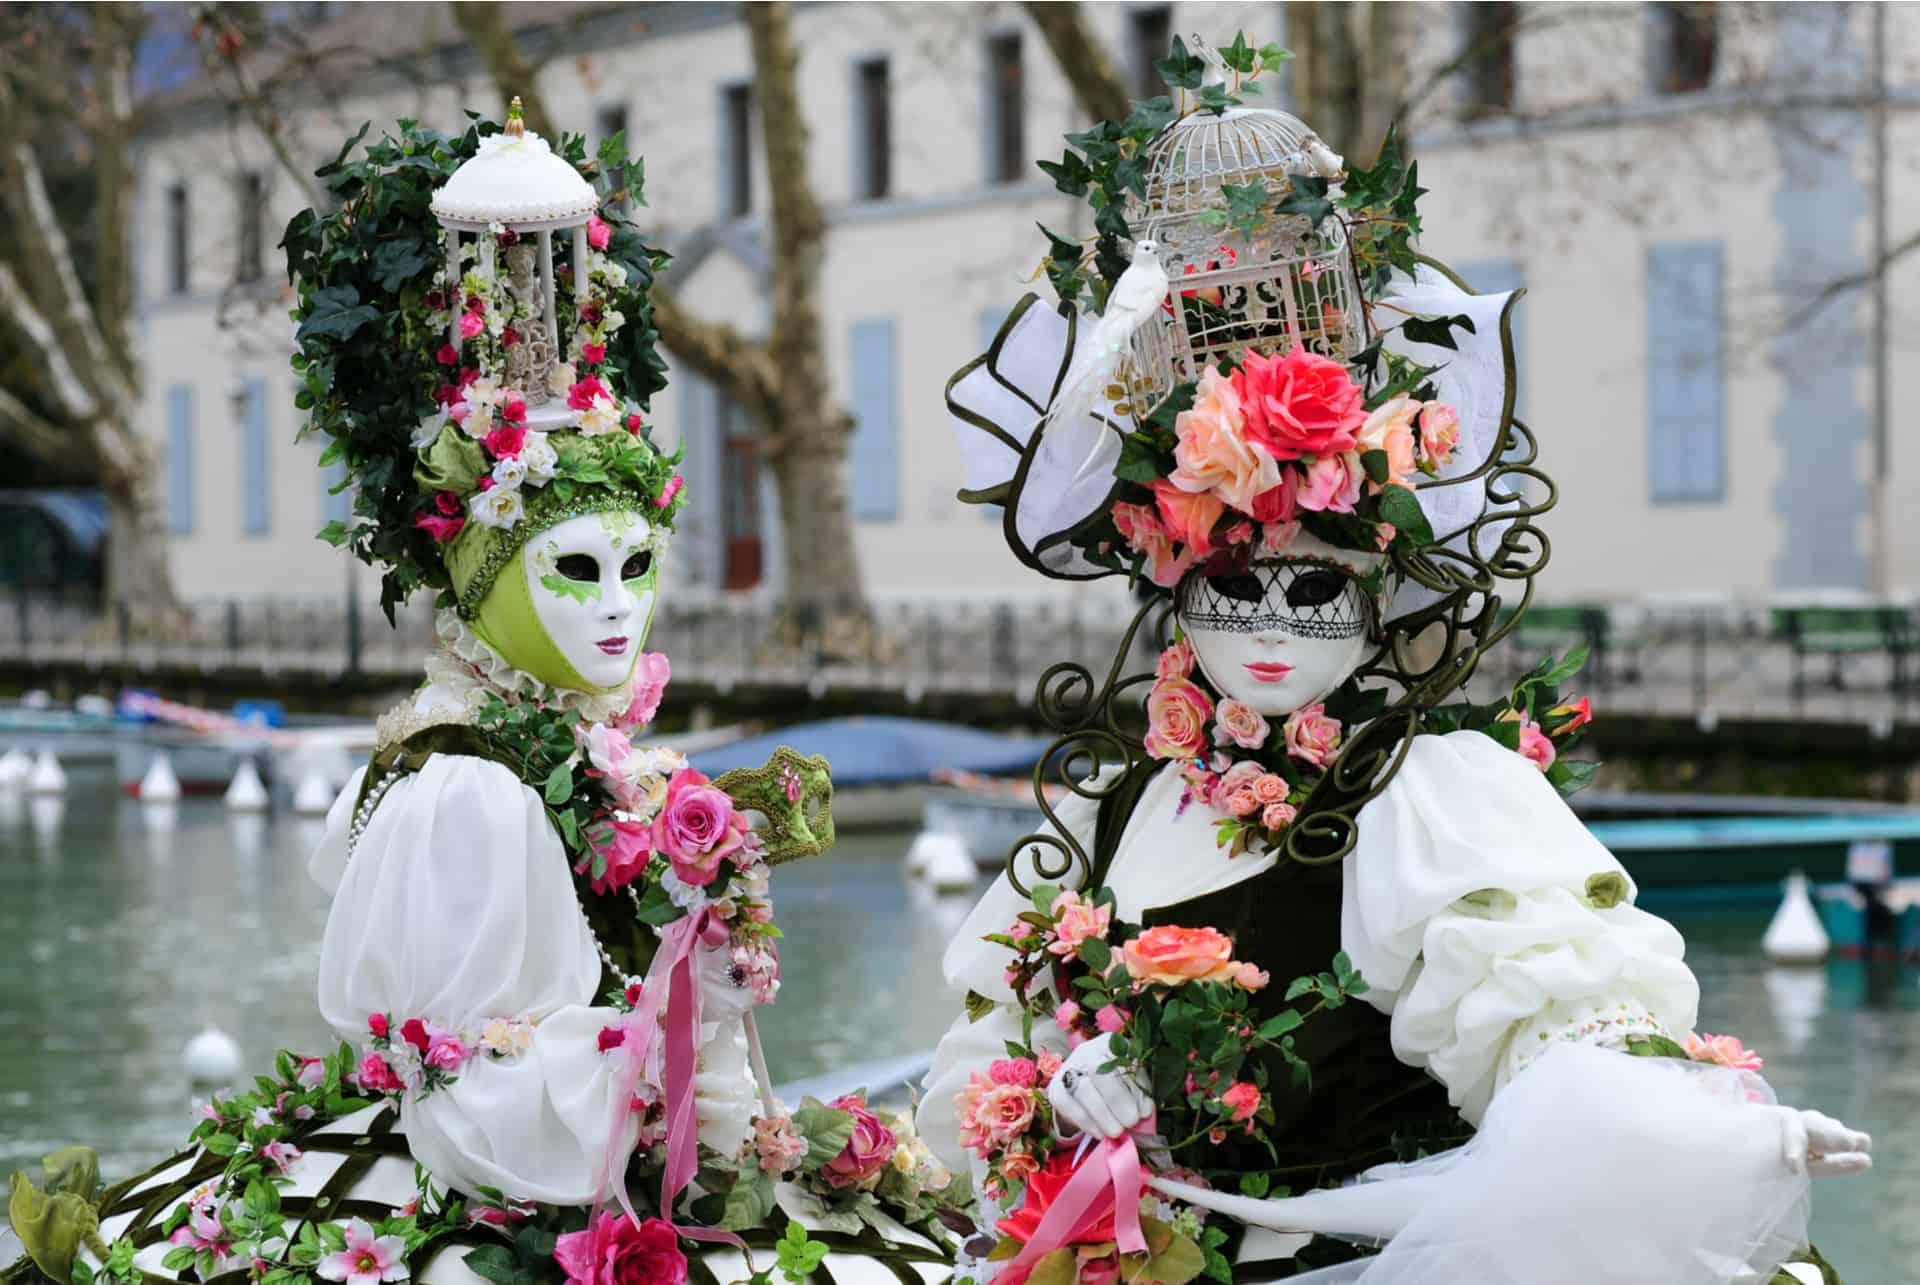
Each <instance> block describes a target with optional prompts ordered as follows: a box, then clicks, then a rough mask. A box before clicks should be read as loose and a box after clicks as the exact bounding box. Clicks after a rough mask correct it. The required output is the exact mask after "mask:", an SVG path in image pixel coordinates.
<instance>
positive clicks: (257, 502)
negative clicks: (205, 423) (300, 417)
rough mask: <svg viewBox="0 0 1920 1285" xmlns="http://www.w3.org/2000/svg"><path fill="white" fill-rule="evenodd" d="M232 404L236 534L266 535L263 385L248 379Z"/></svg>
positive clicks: (268, 487) (269, 482) (269, 483)
mask: <svg viewBox="0 0 1920 1285" xmlns="http://www.w3.org/2000/svg"><path fill="white" fill-rule="evenodd" d="M234 400H235V403H236V407H235V408H236V409H237V410H238V412H239V419H240V530H241V533H242V534H244V535H266V534H267V532H268V531H269V530H271V529H272V520H271V514H272V512H273V475H272V473H271V471H270V469H269V467H268V461H267V383H266V381H265V380H264V379H249V380H247V381H246V382H245V383H243V384H241V385H240V388H239V391H238V392H237V393H236V394H235V396H234Z"/></svg>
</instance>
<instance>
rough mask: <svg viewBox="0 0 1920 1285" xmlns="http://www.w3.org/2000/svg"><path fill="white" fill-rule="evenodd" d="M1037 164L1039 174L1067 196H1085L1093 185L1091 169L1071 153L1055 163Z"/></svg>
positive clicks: (1043, 162) (1044, 162)
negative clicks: (1051, 181) (1044, 176)
mask: <svg viewBox="0 0 1920 1285" xmlns="http://www.w3.org/2000/svg"><path fill="white" fill-rule="evenodd" d="M1038 164H1039V166H1040V171H1041V173H1043V174H1045V175H1046V176H1047V177H1048V178H1050V179H1052V180H1053V185H1054V187H1056V188H1058V189H1059V190H1060V191H1062V192H1065V193H1066V194H1067V195H1068V196H1085V195H1086V194H1087V192H1088V190H1089V188H1090V186H1091V184H1092V183H1093V169H1092V168H1091V167H1090V166H1089V165H1088V164H1087V163H1086V161H1084V160H1082V159H1081V158H1080V157H1079V156H1078V155H1077V154H1075V153H1073V152H1067V153H1065V154H1063V155H1062V156H1061V157H1060V159H1059V160H1057V161H1040V162H1039V163H1038ZM1041 230H1042V231H1045V229H1044V228H1043V229H1041ZM1049 235H1051V234H1049Z"/></svg>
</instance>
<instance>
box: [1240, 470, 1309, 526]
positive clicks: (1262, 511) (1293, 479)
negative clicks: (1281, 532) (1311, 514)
mask: <svg viewBox="0 0 1920 1285" xmlns="http://www.w3.org/2000/svg"><path fill="white" fill-rule="evenodd" d="M1298 473H1299V470H1298V469H1295V468H1289V469H1287V470H1286V471H1285V472H1284V473H1282V474H1281V475H1280V484H1279V485H1278V486H1275V487H1273V488H1272V489H1270V490H1266V491H1262V492H1261V493H1260V494H1258V495H1256V496H1254V497H1253V507H1252V508H1250V509H1248V510H1247V516H1248V517H1250V518H1252V519H1253V520H1254V521H1255V522H1262V523H1274V522H1291V521H1293V515H1294V514H1295V513H1297V512H1299V511H1300V503H1299V490H1300V483H1299V481H1298V477H1297V475H1298Z"/></svg>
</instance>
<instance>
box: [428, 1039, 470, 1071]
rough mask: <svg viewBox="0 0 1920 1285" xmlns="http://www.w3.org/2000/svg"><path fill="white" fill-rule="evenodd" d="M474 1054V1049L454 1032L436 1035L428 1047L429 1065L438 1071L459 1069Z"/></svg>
mask: <svg viewBox="0 0 1920 1285" xmlns="http://www.w3.org/2000/svg"><path fill="white" fill-rule="evenodd" d="M472 1056H473V1050H472V1049H470V1048H468V1047H467V1046H466V1045H465V1044H464V1043H462V1042H461V1040H460V1037H459V1036H457V1035H453V1034H447V1035H436V1036H435V1037H434V1040H433V1043H432V1044H431V1045H429V1046H428V1048H427V1057H426V1062H427V1065H428V1066H430V1067H433V1068H434V1069H435V1070H437V1071H458V1070H459V1069H460V1068H461V1067H463V1066H465V1065H466V1064H467V1061H468V1059H469V1058H471V1057H472Z"/></svg>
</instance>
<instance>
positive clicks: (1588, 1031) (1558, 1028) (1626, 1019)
mask: <svg viewBox="0 0 1920 1285" xmlns="http://www.w3.org/2000/svg"><path fill="white" fill-rule="evenodd" d="M1629 1035H1659V1036H1662V1037H1664V1038H1667V1039H1672V1038H1673V1035H1672V1033H1671V1032H1669V1031H1668V1030H1667V1028H1666V1026H1665V1024H1664V1023H1662V1022H1661V1021H1660V1019H1659V1018H1657V1017H1655V1016H1654V1015H1653V1013H1652V1011H1651V1010H1649V1009H1644V1008H1635V1007H1633V1006H1632V1005H1630V1004H1627V1003H1624V1002H1623V1003H1621V1004H1619V1005H1617V1006H1615V1007H1613V1008H1611V1009H1602V1008H1601V1007H1599V1006H1598V1005H1594V1006H1592V1007H1590V1008H1588V1009H1587V1010H1586V1011H1585V1012H1583V1013H1580V1014H1577V1015H1575V1016H1572V1017H1569V1018H1566V1019H1564V1020H1562V1021H1559V1022H1555V1023H1553V1024H1551V1025H1547V1026H1541V1027H1537V1028H1535V1029H1533V1030H1531V1031H1527V1030H1525V1029H1524V1028H1523V1030H1522V1033H1521V1035H1520V1037H1519V1038H1518V1039H1516V1040H1515V1041H1514V1046H1513V1048H1512V1049H1511V1051H1510V1052H1509V1054H1508V1059H1507V1066H1508V1078H1511V1077H1512V1076H1514V1075H1517V1074H1519V1073H1520V1072H1521V1071H1522V1070H1523V1069H1525V1068H1526V1066H1527V1065H1528V1064H1529V1063H1531V1062H1532V1061H1533V1060H1534V1059H1535V1058H1537V1057H1539V1056H1540V1055H1541V1054H1542V1053H1545V1052H1546V1051H1547V1050H1548V1049H1550V1048H1552V1047H1553V1046H1554V1045H1555V1044H1558V1043H1568V1044H1598V1045H1603V1046H1604V1045H1609V1044H1619V1043H1621V1042H1623V1041H1625V1040H1626V1038H1627V1037H1628V1036H1629Z"/></svg>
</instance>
